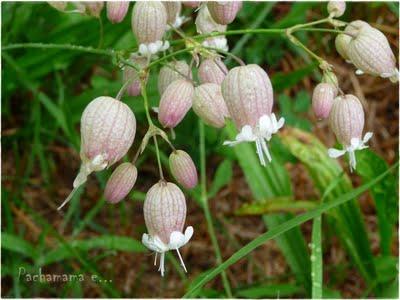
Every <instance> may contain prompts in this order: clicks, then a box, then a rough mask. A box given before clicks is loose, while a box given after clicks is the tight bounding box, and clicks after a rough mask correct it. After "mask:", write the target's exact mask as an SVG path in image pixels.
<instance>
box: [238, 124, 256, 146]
mask: <svg viewBox="0 0 400 300" xmlns="http://www.w3.org/2000/svg"><path fill="white" fill-rule="evenodd" d="M255 139H256V136H255V135H254V134H253V129H252V128H251V126H250V125H245V126H243V128H242V130H241V131H240V133H239V134H238V135H237V136H236V140H237V141H247V142H250V141H254V140H255Z"/></svg>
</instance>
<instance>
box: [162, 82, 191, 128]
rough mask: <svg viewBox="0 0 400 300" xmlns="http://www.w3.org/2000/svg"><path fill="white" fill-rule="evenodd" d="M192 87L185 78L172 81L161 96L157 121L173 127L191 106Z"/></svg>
mask: <svg viewBox="0 0 400 300" xmlns="http://www.w3.org/2000/svg"><path fill="white" fill-rule="evenodd" d="M193 93H194V87H193V84H192V83H191V82H190V81H188V80H186V79H178V80H175V81H174V82H172V83H171V84H170V85H169V86H168V87H167V89H166V90H165V91H164V93H163V94H162V96H161V100H160V105H159V108H158V121H160V123H161V125H162V126H164V127H167V128H174V127H175V126H176V125H178V124H179V123H180V122H181V121H182V119H183V118H184V117H185V115H186V113H187V112H188V111H189V109H190V108H191V107H192V102H193Z"/></svg>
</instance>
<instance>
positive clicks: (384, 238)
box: [356, 149, 399, 255]
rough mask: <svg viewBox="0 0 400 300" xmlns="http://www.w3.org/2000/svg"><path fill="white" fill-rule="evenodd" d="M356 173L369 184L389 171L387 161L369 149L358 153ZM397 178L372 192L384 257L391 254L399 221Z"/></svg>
mask: <svg viewBox="0 0 400 300" xmlns="http://www.w3.org/2000/svg"><path fill="white" fill-rule="evenodd" d="M356 159H357V169H356V173H357V174H358V175H359V176H360V177H361V178H362V180H363V182H367V181H369V180H371V179H372V178H375V177H376V176H377V174H380V173H382V172H384V171H385V170H387V169H388V165H387V163H386V162H385V160H384V159H383V158H381V157H379V156H378V155H377V154H375V153H374V152H372V151H371V150H369V149H366V150H363V151H357V152H356ZM397 182H398V180H396V178H395V177H388V178H387V179H386V180H385V181H381V182H380V183H379V184H377V185H375V186H373V187H372V188H371V190H370V192H371V195H372V198H373V199H374V202H375V207H376V213H377V216H378V226H379V235H380V248H381V251H382V254H383V255H389V254H390V253H391V244H392V234H393V226H394V225H395V223H396V222H397V220H398V210H399V206H398V205H399V204H398V193H397Z"/></svg>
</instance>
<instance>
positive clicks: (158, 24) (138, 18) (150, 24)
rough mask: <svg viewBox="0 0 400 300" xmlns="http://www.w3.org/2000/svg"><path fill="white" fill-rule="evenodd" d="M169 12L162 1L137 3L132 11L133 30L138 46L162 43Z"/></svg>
mask: <svg viewBox="0 0 400 300" xmlns="http://www.w3.org/2000/svg"><path fill="white" fill-rule="evenodd" d="M166 26H167V10H166V9H165V7H164V5H163V4H162V3H161V2H160V1H137V2H136V3H135V6H134V7H133V10H132V30H133V33H134V34H135V36H136V38H137V40H138V44H149V43H154V42H156V41H160V40H161V39H162V37H163V35H164V33H165V31H166Z"/></svg>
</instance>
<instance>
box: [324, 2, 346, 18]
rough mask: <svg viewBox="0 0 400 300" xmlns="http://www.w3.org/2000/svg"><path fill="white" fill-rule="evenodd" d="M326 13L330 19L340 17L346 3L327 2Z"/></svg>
mask: <svg viewBox="0 0 400 300" xmlns="http://www.w3.org/2000/svg"><path fill="white" fill-rule="evenodd" d="M327 9H328V13H329V15H330V16H332V17H336V18H337V17H341V16H342V15H343V14H344V11H345V10H346V2H345V1H329V2H328V6H327Z"/></svg>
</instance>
